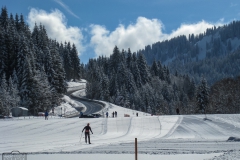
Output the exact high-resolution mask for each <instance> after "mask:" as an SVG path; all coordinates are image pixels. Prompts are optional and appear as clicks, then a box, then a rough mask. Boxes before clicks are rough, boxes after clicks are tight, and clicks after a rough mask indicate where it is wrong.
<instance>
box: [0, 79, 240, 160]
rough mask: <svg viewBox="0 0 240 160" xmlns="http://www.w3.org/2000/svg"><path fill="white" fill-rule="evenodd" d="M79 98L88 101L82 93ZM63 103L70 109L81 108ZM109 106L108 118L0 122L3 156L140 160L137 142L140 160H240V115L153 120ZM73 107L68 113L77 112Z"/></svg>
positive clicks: (34, 159)
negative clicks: (87, 130) (87, 131)
mask: <svg viewBox="0 0 240 160" xmlns="http://www.w3.org/2000/svg"><path fill="white" fill-rule="evenodd" d="M71 85H72V86H73V87H72V88H74V87H77V85H76V86H74V85H75V84H74V83H73V84H71ZM79 88H81V87H79ZM83 88H84V86H83ZM81 89H82V88H81ZM74 95H75V96H77V95H81V96H84V93H83V90H81V91H78V92H75V93H74ZM64 99H65V101H66V103H68V104H70V103H71V105H73V104H75V105H77V103H79V102H73V101H72V100H71V99H69V97H64ZM105 104H106V108H104V109H103V110H102V111H100V112H99V113H102V114H105V112H107V111H108V112H109V115H110V117H109V118H86V119H84V118H60V117H58V116H49V119H48V120H44V117H25V118H23V117H21V118H12V119H4V120H3V119H1V120H0V153H1V154H2V153H5V152H11V151H13V150H18V151H20V152H25V153H28V156H27V158H28V160H43V159H44V160H48V159H49V160H50V159H51V160H52V159H58V160H65V159H71V160H75V159H76V160H79V159H88V160H110V159H111V160H112V159H114V160H120V159H121V160H122V159H127V160H130V159H135V155H134V154H135V148H134V141H135V138H137V140H138V159H139V160H159V159H167V160H179V159H182V160H203V159H212V160H220V159H226V160H232V159H233V160H239V159H240V139H239V137H240V115H237V114H232V115H217V114H216V115H207V119H205V116H204V115H172V116H151V115H149V114H146V113H143V112H138V117H137V116H136V113H137V112H136V111H133V110H130V109H126V108H122V107H119V106H116V105H113V104H110V103H105ZM63 105H64V104H63ZM63 105H62V106H61V107H63ZM65 105H66V104H65ZM71 105H67V107H66V108H67V111H68V110H71V109H73V108H71ZM113 111H117V112H118V116H117V118H116V117H115V118H112V115H111V113H112V112H113ZM125 114H128V115H129V117H124V115H125ZM87 123H90V126H91V127H92V131H93V133H94V134H92V135H91V143H92V144H86V143H85V142H84V136H83V135H82V134H81V133H82V132H81V131H82V129H83V127H84V126H85V125H86V124H87ZM229 137H232V138H231V140H228V139H229ZM1 158H2V156H1Z"/></svg>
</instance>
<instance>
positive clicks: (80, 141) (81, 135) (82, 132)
mask: <svg viewBox="0 0 240 160" xmlns="http://www.w3.org/2000/svg"><path fill="white" fill-rule="evenodd" d="M82 133H83V132H82ZM81 138H82V134H81V137H80V141H79V142H81Z"/></svg>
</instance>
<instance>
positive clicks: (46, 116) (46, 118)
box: [45, 110, 48, 120]
mask: <svg viewBox="0 0 240 160" xmlns="http://www.w3.org/2000/svg"><path fill="white" fill-rule="evenodd" d="M45 120H48V111H47V110H46V112H45Z"/></svg>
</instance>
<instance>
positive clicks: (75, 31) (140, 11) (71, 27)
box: [0, 0, 240, 63]
mask: <svg viewBox="0 0 240 160" xmlns="http://www.w3.org/2000/svg"><path fill="white" fill-rule="evenodd" d="M0 4H1V5H2V6H6V7H7V9H8V13H9V14H10V13H12V14H13V15H15V14H16V13H18V14H21V13H22V14H23V15H24V18H25V21H27V23H28V24H29V26H30V27H31V28H32V27H33V26H34V24H35V22H36V23H37V24H40V23H42V24H43V25H44V26H45V27H46V29H47V31H48V35H49V37H51V38H52V39H56V40H57V41H59V42H64V41H65V40H66V41H70V42H71V43H74V44H76V46H77V48H78V51H79V57H80V59H81V62H83V63H87V62H88V60H89V58H94V57H97V56H100V55H104V56H109V55H110V54H111V53H112V50H113V47H114V46H115V45H117V46H118V47H119V49H125V50H127V49H128V48H131V50H132V51H133V52H134V51H137V50H139V49H142V48H144V47H145V46H146V45H148V44H152V43H155V42H157V41H162V40H165V39H170V38H172V37H174V36H178V35H183V34H184V35H188V34H190V33H195V34H198V33H202V32H203V31H205V30H206V28H209V27H212V26H213V25H216V26H221V25H223V24H226V23H229V22H231V21H233V20H239V19H240V2H239V0H230V1H229V0H70V1H69V0H17V1H16V0H0Z"/></svg>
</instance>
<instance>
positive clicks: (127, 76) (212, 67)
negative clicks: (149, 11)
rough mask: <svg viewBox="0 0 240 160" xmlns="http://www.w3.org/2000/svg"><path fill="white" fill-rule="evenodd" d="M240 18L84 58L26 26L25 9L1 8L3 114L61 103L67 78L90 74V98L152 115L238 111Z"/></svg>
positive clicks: (0, 102) (0, 98)
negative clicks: (20, 12)
mask: <svg viewBox="0 0 240 160" xmlns="http://www.w3.org/2000/svg"><path fill="white" fill-rule="evenodd" d="M239 24H240V23H239V22H232V23H231V24H229V25H226V26H223V27H220V28H212V29H208V30H207V31H206V32H205V33H203V34H200V35H197V36H195V35H193V34H192V35H189V37H188V38H187V37H186V36H179V37H176V38H173V39H170V40H167V41H163V42H157V43H156V44H153V45H152V46H150V45H149V46H146V47H145V49H144V50H139V51H137V52H134V53H132V52H131V49H130V48H129V49H128V50H121V51H120V50H119V48H118V47H117V46H115V47H114V48H113V52H112V54H111V55H110V57H103V56H100V57H98V58H94V59H90V60H89V62H88V63H87V64H85V65H84V64H81V63H80V59H79V57H78V51H77V49H76V46H75V45H74V44H71V43H70V42H64V43H62V42H57V41H56V40H53V39H50V38H49V37H48V35H47V31H46V29H45V27H44V26H43V25H42V24H37V23H36V24H35V27H34V28H33V30H32V31H31V30H30V29H29V27H28V25H27V24H26V23H25V21H24V18H23V15H20V16H19V15H18V14H16V15H15V16H13V15H12V14H8V12H7V8H6V7H3V8H2V9H1V15H0V114H3V115H9V113H10V110H11V108H13V107H26V108H28V110H29V113H30V114H31V115H36V114H37V113H38V112H39V111H45V110H49V109H51V108H53V107H55V106H58V105H59V104H60V103H61V101H62V100H61V98H62V97H63V95H64V94H65V93H66V87H67V86H66V82H67V81H70V80H80V79H86V80H87V86H86V94H87V98H89V99H97V100H102V101H107V102H111V103H114V104H117V105H119V106H122V107H126V108H131V109H134V110H139V111H144V112H148V113H151V114H157V115H171V114H176V112H175V110H176V108H179V109H180V113H181V114H195V113H202V110H204V113H240V101H239V99H240V96H239V92H240V78H239V77H238V76H239V73H240V72H239V71H240V70H239V68H240V66H239V65H240V63H239V62H240V57H239V55H240V51H239V48H238V47H237V45H236V44H237V43H236V40H235V41H233V40H231V39H234V37H235V38H237V37H239V33H240V32H238V31H240V25H239ZM231 28H232V29H231ZM217 35H219V36H217ZM63 41H64V40H63ZM203 46H204V47H203ZM238 46H239V45H238ZM219 47H220V49H219ZM203 52H204V53H205V59H201V58H202V57H201V55H203V54H202V53H203ZM170 59H172V61H171V63H167V62H168V61H169V60H170ZM169 62H170V61H169ZM200 77H201V78H202V77H204V78H203V79H200ZM208 83H209V84H208ZM208 86H209V87H208ZM219 97H221V98H219Z"/></svg>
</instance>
